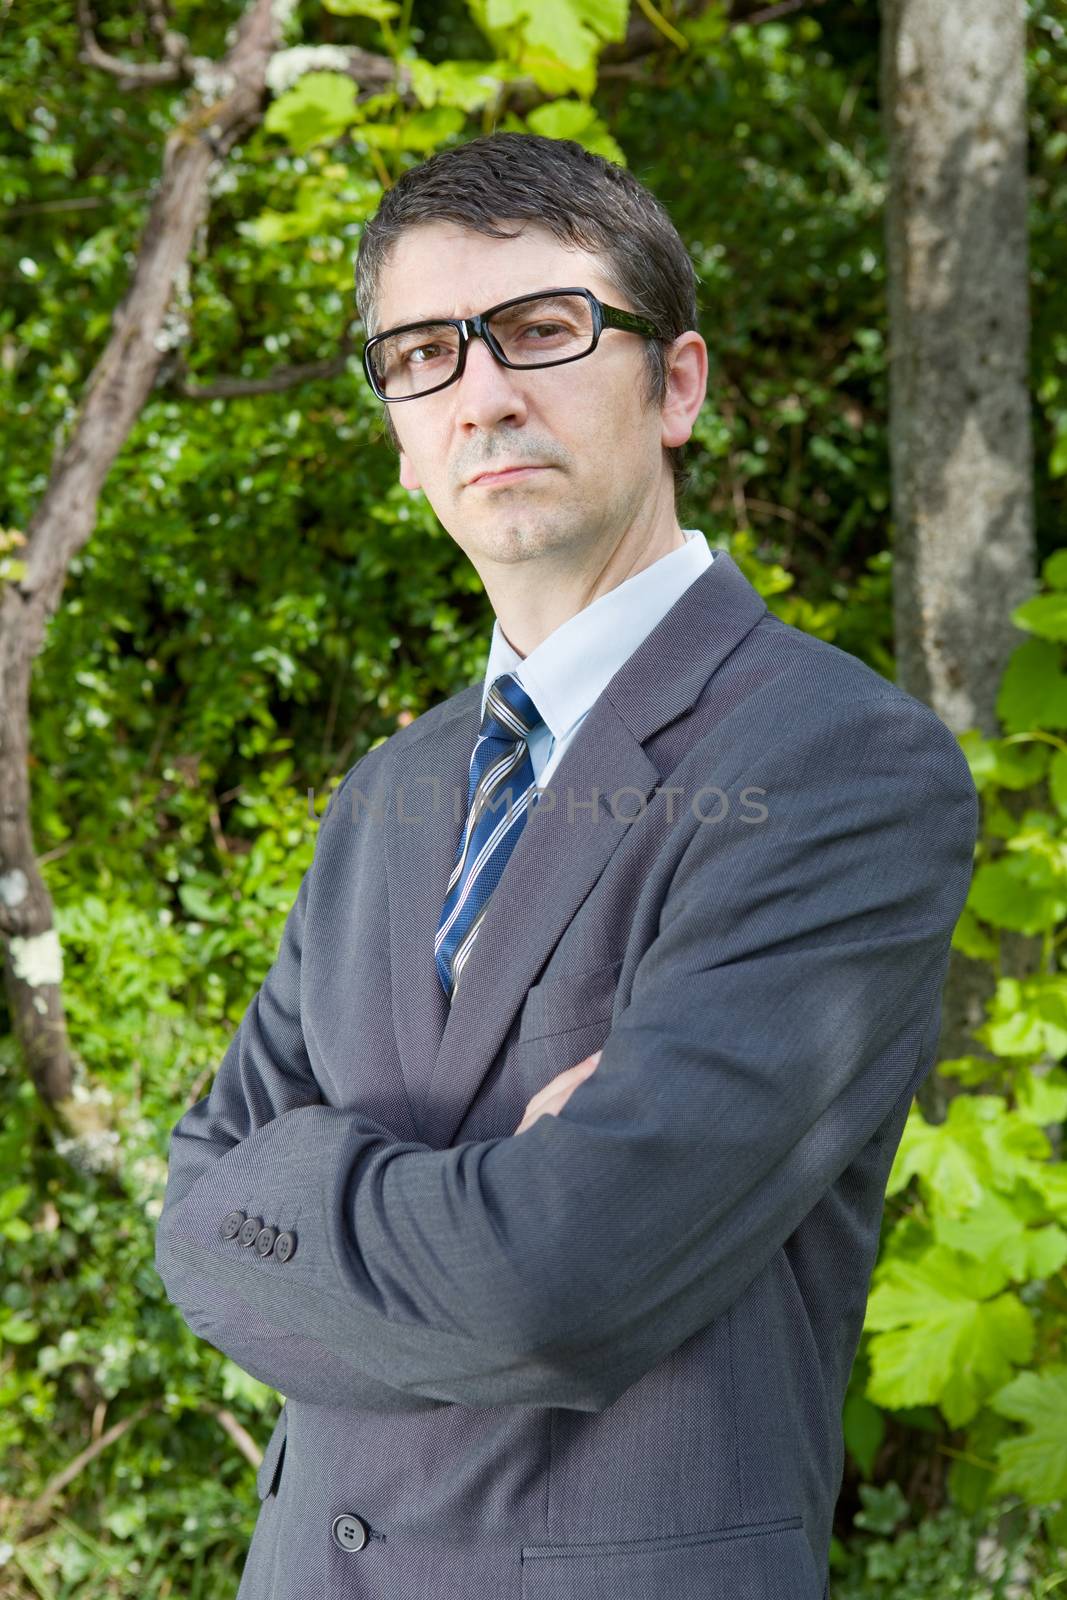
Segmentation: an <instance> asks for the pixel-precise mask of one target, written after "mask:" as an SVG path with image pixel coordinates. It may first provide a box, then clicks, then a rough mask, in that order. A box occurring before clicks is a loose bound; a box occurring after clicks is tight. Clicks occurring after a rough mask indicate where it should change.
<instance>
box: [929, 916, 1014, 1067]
mask: <svg viewBox="0 0 1067 1600" xmlns="http://www.w3.org/2000/svg"><path fill="white" fill-rule="evenodd" d="M952 948H953V950H961V951H962V952H963V954H964V955H965V956H970V958H971V960H972V961H995V960H996V958H997V955H998V953H999V950H1000V946H999V945H998V943H997V940H996V938H995V937H994V935H993V934H991V933H989V932H987V931H986V929H985V928H983V927H982V924H981V923H980V922H979V921H978V918H977V917H976V916H975V914H974V912H973V911H972V910H971V908H970V906H964V908H963V910H962V911H961V912H960V916H959V921H958V922H957V923H956V926H955V928H954V929H953V930H952ZM938 1070H939V1071H940V1070H942V1069H940V1068H939V1069H938Z"/></svg>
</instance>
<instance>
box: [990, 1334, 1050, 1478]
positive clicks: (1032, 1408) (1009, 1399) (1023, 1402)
mask: <svg viewBox="0 0 1067 1600" xmlns="http://www.w3.org/2000/svg"><path fill="white" fill-rule="evenodd" d="M989 1405H990V1407H991V1409H992V1410H994V1411H996V1412H997V1413H998V1414H999V1415H1000V1416H1002V1417H1010V1418H1011V1419H1012V1420H1013V1421H1015V1422H1022V1423H1025V1424H1027V1432H1026V1433H1024V1434H1023V1435H1022V1436H1021V1437H1016V1438H1014V1439H1003V1440H1001V1442H1000V1443H999V1444H998V1445H997V1447H996V1453H997V1460H998V1462H999V1463H1000V1471H999V1472H998V1474H997V1477H996V1480H995V1482H994V1485H993V1487H994V1489H995V1490H997V1491H998V1492H1000V1491H1010V1490H1013V1489H1015V1490H1018V1491H1019V1492H1020V1493H1021V1494H1022V1495H1024V1496H1025V1497H1026V1498H1027V1499H1028V1500H1029V1501H1031V1503H1032V1504H1034V1505H1048V1504H1049V1503H1050V1502H1053V1501H1056V1500H1062V1499H1064V1498H1067V1366H1063V1365H1059V1364H1056V1365H1052V1366H1048V1367H1045V1368H1043V1369H1042V1370H1041V1371H1040V1372H1020V1373H1019V1375H1018V1376H1017V1377H1015V1378H1013V1379H1012V1381H1011V1382H1010V1383H1008V1384H1006V1385H1005V1387H1004V1388H1003V1389H1001V1390H1000V1391H999V1392H998V1393H997V1394H995V1395H993V1396H992V1397H991V1398H990V1400H989Z"/></svg>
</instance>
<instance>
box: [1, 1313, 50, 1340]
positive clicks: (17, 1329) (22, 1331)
mask: <svg viewBox="0 0 1067 1600" xmlns="http://www.w3.org/2000/svg"><path fill="white" fill-rule="evenodd" d="M40 1331H41V1330H40V1328H39V1327H38V1326H37V1324H36V1323H35V1322H25V1321H23V1320H22V1319H21V1318H20V1317H16V1316H12V1315H10V1314H7V1315H0V1341H2V1340H4V1339H6V1340H7V1342H8V1344H32V1343H33V1341H34V1340H35V1339H36V1338H37V1336H38V1334H39V1333H40Z"/></svg>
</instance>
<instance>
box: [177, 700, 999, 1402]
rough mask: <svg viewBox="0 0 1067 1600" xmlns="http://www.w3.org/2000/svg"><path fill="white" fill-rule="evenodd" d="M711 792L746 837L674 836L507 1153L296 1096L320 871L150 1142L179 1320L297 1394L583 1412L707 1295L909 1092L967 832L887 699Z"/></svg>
mask: <svg viewBox="0 0 1067 1600" xmlns="http://www.w3.org/2000/svg"><path fill="white" fill-rule="evenodd" d="M356 771H358V766H357V768H354V769H353V773H352V774H350V778H351V777H352V776H354V774H355V772H356ZM716 782H718V783H719V785H720V787H722V788H724V789H726V791H727V792H728V793H729V792H730V791H731V788H732V786H733V785H732V783H731V782H730V781H727V782H723V781H722V780H721V779H720V778H716ZM733 782H734V783H736V785H737V786H741V785H743V784H757V785H760V786H762V787H763V788H764V789H765V790H766V800H765V804H766V806H767V808H768V813H769V815H768V819H767V821H766V822H765V823H764V824H762V826H761V827H754V828H749V829H748V830H743V829H742V830H738V829H736V828H735V829H734V830H733V831H732V832H729V833H728V832H726V831H725V830H723V829H720V828H717V827H706V826H699V825H698V826H695V827H694V829H693V833H692V838H691V839H690V840H689V842H688V844H687V845H686V847H685V850H684V853H683V854H682V856H681V858H680V861H679V863H678V866H677V869H676V871H675V873H674V876H673V878H672V880H671V883H670V887H669V890H668V893H667V895H666V898H665V900H664V903H663V906H662V910H661V915H660V920H659V929H658V932H657V934H656V937H655V938H654V939H653V941H652V943H651V944H650V945H649V946H648V948H647V949H646V950H645V952H644V954H643V955H642V956H641V958H640V960H639V962H638V963H637V966H636V968H635V971H634V978H633V984H632V989H631V997H630V1002H629V1004H628V1006H627V1007H626V1009H625V1010H624V1011H623V1012H622V1014H621V1016H620V1018H619V1020H618V1022H617V1024H616V1026H615V1027H614V1028H613V1029H612V1031H611V1032H610V1033H609V1034H608V1036H607V1038H606V1039H605V1040H604V1043H603V1049H602V1054H601V1059H600V1061H599V1064H598V1065H597V1068H596V1070H595V1071H594V1072H593V1073H591V1075H589V1076H588V1077H586V1078H585V1079H584V1080H583V1081H582V1082H580V1083H579V1084H578V1086H577V1088H576V1089H575V1090H574V1092H573V1093H572V1094H571V1096H570V1099H569V1100H568V1101H567V1103H566V1105H565V1106H564V1108H563V1109H562V1110H561V1112H560V1114H559V1115H558V1116H542V1117H540V1118H539V1119H538V1120H537V1121H536V1122H535V1123H534V1125H533V1126H531V1127H529V1128H528V1129H527V1130H526V1131H525V1132H524V1133H523V1134H522V1136H521V1137H518V1138H516V1137H514V1136H511V1135H507V1136H503V1137H500V1138H493V1139H484V1140H478V1141H468V1142H466V1143H462V1144H458V1145H455V1146H453V1147H451V1148H448V1149H444V1150H436V1149H433V1148H431V1147H429V1146H427V1145H425V1144H421V1143H419V1142H416V1141H404V1140H398V1139H396V1138H395V1137H394V1136H393V1134H391V1133H390V1131H389V1130H388V1129H386V1128H384V1127H382V1126H381V1125H380V1124H378V1123H376V1122H375V1121H373V1120H372V1119H371V1118H369V1117H367V1116H366V1115H364V1114H363V1113H361V1112H360V1111H358V1110H346V1109H341V1108H339V1107H336V1106H331V1105H326V1104H324V1103H323V1102H322V1098H321V1095H320V1092H319V1085H318V1083H317V1082H316V1079H315V1077H314V1073H313V1071H312V1066H311V1062H310V1060H309V1057H308V1053H307V1049H306V1046H305V1042H304V1035H303V1030H302V1026H301V1016H300V964H301V955H302V944H303V928H304V916H305V908H306V903H307V895H308V891H309V887H310V885H311V883H312V881H313V878H314V874H315V871H316V867H317V864H318V860H319V857H318V853H316V858H315V861H313V863H312V866H311V867H310V869H309V871H308V873H307V874H306V875H305V878H304V881H303V883H302V884H301V888H300V892H299V894H298V895H297V898H296V901H295V903H294V905H293V907H292V908H291V910H290V912H289V915H288V917H287V919H286V923H285V928H284V931H283V935H282V940H281V946H280V949H279V953H278V956H277V958H276V960H275V962H274V964H273V966H272V967H271V969H270V971H269V973H268V974H267V977H266V979H265V981H264V983H263V985H262V987H261V988H260V990H259V992H258V993H257V994H256V996H255V997H254V999H253V1000H252V1002H251V1004H250V1005H249V1007H248V1010H247V1012H246V1013H245V1016H244V1017H243V1019H242V1021H241V1024H240V1026H239V1028H238V1030H237V1032H236V1034H235V1035H234V1038H233V1039H232V1041H231V1043H230V1046H229V1048H228V1049H227V1051H226V1054H225V1056H224V1058H223V1060H222V1063H221V1065H220V1067H219V1071H218V1073H217V1075H216V1078H215V1082H214V1084H213V1086H212V1089H211V1092H210V1094H209V1095H208V1096H207V1097H206V1098H205V1099H203V1100H201V1101H199V1102H198V1103H197V1104H196V1105H194V1106H193V1107H192V1108H191V1109H190V1110H189V1111H187V1112H186V1113H185V1115H184V1116H183V1117H182V1118H181V1120H180V1121H179V1122H178V1124H177V1126H176V1127H175V1128H174V1130H173V1133H172V1136H171V1143H170V1166H169V1176H168V1183H167V1191H166V1197H165V1201H164V1208H163V1213H162V1216H161V1218H160V1221H159V1226H158V1230H157V1235H156V1266H157V1269H158V1271H159V1273H160V1276H161V1277H162V1279H163V1282H164V1285H165V1287H166V1290H167V1294H168V1296H169V1298H170V1299H171V1300H172V1301H173V1303H174V1304H175V1305H176V1306H178V1308H179V1309H180V1310H181V1312H182V1315H183V1317H184V1318H185V1320H186V1322H187V1323H188V1324H189V1326H190V1327H191V1328H192V1329H193V1331H194V1332H196V1333H197V1334H199V1335H200V1336H201V1337H202V1338H204V1339H206V1340H207V1341H208V1342H209V1343H211V1344H212V1345H214V1346H216V1347H217V1348H218V1349H220V1350H223V1351H225V1352H226V1353H227V1354H228V1355H229V1356H231V1357H232V1359H233V1360H234V1361H235V1362H237V1363H238V1365H240V1366H241V1367H242V1368H244V1369H245V1370H246V1371H248V1372H250V1373H252V1374H253V1375H254V1376H256V1377H258V1378H261V1379H262V1380H263V1381H264V1382H267V1383H269V1384H270V1385H272V1386H273V1387H274V1388H276V1389H278V1390H279V1391H280V1392H281V1393H283V1394H285V1395H287V1396H289V1397H291V1398H293V1399H298V1400H306V1401H309V1402H312V1403H324V1404H329V1405H331V1406H338V1405H347V1406H350V1407H353V1408H356V1409H366V1410H417V1409H428V1408H429V1407H432V1406H435V1405H440V1404H449V1403H451V1404H460V1405H467V1406H497V1405H509V1404H510V1405H534V1406H563V1407H569V1408H572V1409H576V1410H581V1411H598V1410H602V1409H603V1408H604V1407H605V1406H607V1405H610V1404H611V1403H612V1401H613V1400H614V1399H616V1398H617V1397H618V1395H619V1394H621V1393H622V1392H623V1391H624V1390H625V1389H627V1388H628V1387H630V1385H631V1384H633V1383H634V1382H636V1381H637V1380H638V1379H639V1378H640V1377H641V1376H642V1375H643V1374H644V1373H645V1372H647V1371H649V1370H651V1369H652V1368H653V1367H654V1366H656V1365H657V1364H658V1363H659V1362H660V1361H662V1360H663V1359H664V1358H665V1357H666V1356H667V1355H668V1354H669V1353H670V1352H671V1351H672V1350H674V1349H675V1348H677V1346H678V1345H680V1344H681V1343H682V1342H683V1341H684V1340H685V1339H687V1338H689V1337H690V1336H691V1335H692V1334H693V1333H695V1332H696V1331H698V1330H699V1329H701V1328H703V1327H705V1326H706V1325H707V1324H708V1323H709V1322H711V1321H712V1320H713V1318H715V1317H716V1316H718V1315H719V1314H720V1313H721V1312H723V1311H724V1310H726V1309H727V1308H728V1307H729V1306H730V1305H731V1303H732V1302H733V1301H734V1300H735V1299H736V1298H737V1297H738V1296H739V1295H740V1294H741V1293H742V1292H743V1291H744V1289H745V1288H746V1287H747V1286H748V1284H749V1283H750V1282H751V1281H752V1279H753V1278H754V1277H755V1276H756V1274H757V1273H758V1272H759V1271H760V1270H761V1269H762V1268H763V1267H764V1266H765V1265H766V1263H767V1262H768V1261H769V1260H770V1258H771V1257H772V1255H773V1254H774V1252H775V1251H777V1250H778V1249H779V1248H780V1247H781V1246H782V1244H783V1243H784V1242H785V1240H786V1239H788V1238H789V1236H790V1235H791V1234H792V1233H793V1232H794V1230H795V1229H796V1228H797V1227H798V1226H799V1224H800V1223H801V1222H802V1221H803V1219H804V1217H805V1216H806V1215H807V1213H808V1212H809V1211H810V1210H811V1209H812V1207H813V1206H814V1205H815V1204H816V1203H817V1202H818V1201H819V1199H820V1198H821V1197H822V1196H823V1195H824V1194H825V1193H826V1191H827V1190H828V1189H829V1188H830V1187H831V1186H832V1185H833V1184H834V1182H835V1181H836V1180H837V1178H838V1177H839V1176H840V1174H841V1173H842V1172H843V1171H844V1169H845V1168H846V1167H847V1166H848V1165H849V1164H850V1162H851V1161H852V1160H853V1159H854V1157H855V1156H856V1155H857V1154H858V1152H859V1151H860V1150H861V1149H862V1148H863V1146H864V1145H865V1144H866V1143H867V1142H868V1140H869V1139H870V1138H871V1137H872V1135H873V1134H874V1133H875V1132H876V1131H877V1129H878V1127H879V1125H880V1124H881V1123H882V1122H883V1121H884V1120H885V1119H886V1117H887V1116H888V1115H889V1114H890V1113H891V1112H892V1111H893V1109H894V1108H895V1107H897V1106H898V1105H899V1103H900V1100H901V1097H902V1096H904V1095H910V1094H913V1093H914V1091H915V1089H916V1088H917V1087H918V1083H919V1082H920V1081H921V1079H922V1077H923V1076H924V1075H925V1071H926V1070H927V1069H928V1067H929V1064H930V1061H931V1060H932V1055H933V1049H934V1043H935V1041H936V1037H937V1024H938V1019H939V1014H940V997H941V989H942V985H943V981H944V976H945V969H946V965H947V960H948V951H949V942H950V938H951V934H952V930H953V928H954V926H955V924H956V920H957V918H958V916H959V913H960V910H961V909H962V906H963V902H964V899H965V897H966V892H967V886H968V883H969V881H970V876H971V871H972V866H973V849H974V841H975V836H976V831H977V799H976V795H975V790H974V785H973V783H972V781H971V778H970V774H969V772H968V770H967V765H966V762H965V760H964V757H963V755H962V753H961V751H960V749H959V746H958V744H957V742H956V740H955V738H954V737H953V735H952V734H951V733H950V732H949V730H948V729H947V728H945V726H944V725H943V724H942V723H941V722H940V721H939V720H938V719H937V718H936V717H935V716H934V715H933V713H932V712H928V711H927V710H926V708H924V707H921V706H919V705H918V704H917V703H916V702H914V701H911V700H909V699H907V698H906V697H905V698H902V697H900V696H897V695H894V694H892V693H887V694H886V695H880V694H876V695H874V696H872V697H871V698H868V699H866V700H851V701H847V702H844V703H838V704H833V705H824V706H823V708H822V720H821V721H820V722H819V723H818V725H817V726H812V725H808V726H807V727H805V728H804V729H803V730H802V731H800V732H795V731H792V730H790V731H787V732H786V734H785V735H784V736H783V737H782V738H781V739H779V740H777V741H776V742H774V743H773V744H768V745H766V746H765V747H763V748H759V747H758V746H757V747H753V748H752V749H750V750H748V751H747V752H746V753H745V756H744V760H743V771H739V772H738V773H736V774H735V775H734V780H733ZM342 812H343V805H337V806H336V807H333V806H332V807H331V809H330V812H329V813H328V814H327V816H326V818H324V820H323V822H322V825H321V829H320V839H321V833H322V830H324V829H326V828H328V827H330V826H332V825H336V817H337V816H338V815H340V814H341V813H342ZM739 834H743V835H744V837H740V836H739ZM372 1070H373V1068H372V1067H369V1068H368V1069H367V1072H368V1075H369V1074H370V1072H371V1071H372ZM235 1210H243V1211H245V1212H246V1213H247V1214H248V1215H250V1216H252V1215H254V1216H257V1217H261V1218H263V1219H265V1220H269V1221H277V1220H278V1219H279V1218H283V1217H294V1218H297V1219H298V1220H297V1222H296V1223H295V1224H294V1226H295V1228H296V1231H297V1232H298V1236H299V1245H298V1249H297V1252H296V1253H295V1255H294V1257H293V1259H292V1261H291V1262H288V1263H282V1262H279V1261H278V1260H276V1258H275V1256H274V1255H270V1256H267V1257H265V1258H260V1257H259V1256H258V1255H257V1254H256V1252H255V1251H254V1250H250V1249H243V1248H240V1247H239V1246H237V1245H236V1244H235V1241H234V1240H232V1239H230V1240H227V1239H223V1238H222V1237H221V1235H220V1231H219V1224H220V1221H221V1219H222V1218H223V1217H224V1216H226V1214H227V1213H230V1212H232V1211H235Z"/></svg>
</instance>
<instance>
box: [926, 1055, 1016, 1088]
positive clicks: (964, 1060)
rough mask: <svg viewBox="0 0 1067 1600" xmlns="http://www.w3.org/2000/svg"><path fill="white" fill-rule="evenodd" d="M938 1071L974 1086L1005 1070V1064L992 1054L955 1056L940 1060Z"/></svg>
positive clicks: (943, 1075)
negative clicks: (991, 1055)
mask: <svg viewBox="0 0 1067 1600" xmlns="http://www.w3.org/2000/svg"><path fill="white" fill-rule="evenodd" d="M937 1071H938V1072H939V1073H940V1074H941V1076H942V1077H943V1078H956V1079H958V1080H959V1082H960V1083H962V1084H965V1085H966V1086H967V1087H968V1088H974V1087H975V1086H976V1085H977V1084H979V1083H985V1081H986V1080H987V1079H988V1078H995V1077H996V1076H997V1075H998V1074H999V1073H1001V1072H1003V1066H1002V1064H1001V1062H999V1061H994V1060H993V1059H992V1057H990V1056H954V1057H953V1058H952V1060H951V1061H939V1062H938V1063H937Z"/></svg>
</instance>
